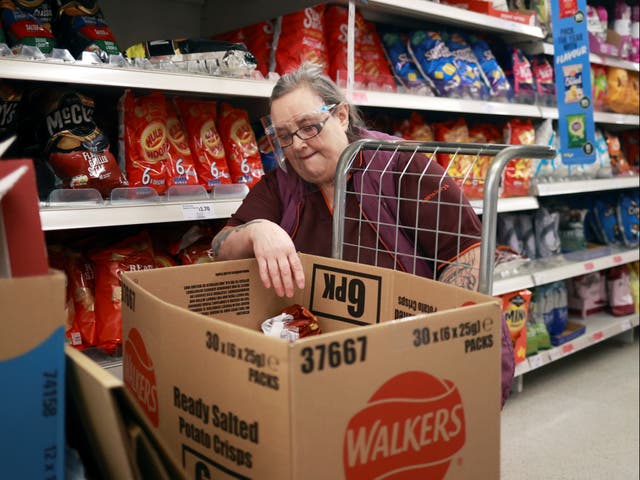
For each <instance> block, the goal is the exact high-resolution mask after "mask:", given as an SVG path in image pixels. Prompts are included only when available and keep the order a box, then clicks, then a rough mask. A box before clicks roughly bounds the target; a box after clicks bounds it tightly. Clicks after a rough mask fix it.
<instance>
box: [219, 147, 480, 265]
mask: <svg viewBox="0 0 640 480" xmlns="http://www.w3.org/2000/svg"><path fill="white" fill-rule="evenodd" d="M409 158H410V161H409V162H402V161H400V163H399V165H398V166H399V167H401V168H398V169H397V172H405V173H404V174H403V175H401V174H400V173H398V174H397V175H396V176H397V177H398V181H397V183H396V184H397V185H400V187H399V188H400V198H402V199H406V200H403V201H401V203H400V207H399V209H398V210H399V216H400V224H401V225H409V226H412V227H413V226H415V225H416V205H419V211H418V225H419V226H420V230H419V231H418V232H417V243H418V245H419V247H418V252H417V253H418V255H419V256H421V257H425V258H428V259H431V267H432V269H433V270H434V271H437V269H440V268H442V267H443V266H446V263H444V264H443V263H439V264H438V265H437V266H436V265H434V262H433V259H436V258H437V259H438V260H440V261H443V262H449V261H452V260H454V259H455V258H456V257H457V256H458V255H459V254H461V253H463V252H465V251H466V250H468V249H469V248H471V247H473V246H476V245H478V243H479V239H480V233H481V224H480V221H479V219H478V216H477V215H476V214H475V212H474V211H473V209H472V208H471V207H470V206H469V205H468V202H467V201H466V199H464V197H463V196H462V194H461V191H460V189H459V188H458V186H457V184H456V183H455V181H454V180H453V179H451V178H449V177H446V176H445V177H444V179H443V175H444V171H443V169H442V167H440V165H438V164H437V163H436V162H435V161H428V160H427V159H426V157H424V156H420V157H418V156H416V157H414V158H411V157H408V159H409ZM406 163H408V167H407V169H406V170H405V168H404V167H405V165H406ZM289 170H290V171H291V170H292V169H291V168H289ZM407 172H413V173H415V174H416V175H415V176H411V175H407ZM291 174H293V175H295V173H289V175H291ZM278 176H279V175H278V174H277V172H276V170H272V171H270V172H268V173H267V174H266V175H264V176H263V177H262V179H261V180H260V181H259V182H258V183H257V184H256V185H255V186H254V187H253V188H252V189H251V190H250V192H249V194H248V195H247V197H246V198H245V199H244V201H243V202H242V205H241V206H240V208H238V210H237V211H236V213H234V214H233V215H232V216H231V218H230V219H229V221H228V222H227V225H226V226H227V227H235V226H238V225H242V224H244V223H247V222H249V221H251V220H255V219H266V220H270V221H272V222H274V223H277V224H279V225H280V224H281V220H282V216H283V203H282V199H281V195H280V191H281V186H280V185H279V184H278ZM352 187H353V185H352V181H351V180H349V181H348V182H347V190H348V191H351V190H352ZM304 189H305V197H304V202H302V203H301V208H300V211H299V214H298V219H297V225H296V227H295V228H294V229H293V232H292V233H291V238H292V240H293V243H294V245H295V247H296V249H297V250H298V251H300V252H302V253H308V254H312V255H319V256H326V257H329V256H331V242H332V232H333V216H332V214H333V212H332V210H330V209H329V206H328V204H327V202H326V200H325V198H324V194H323V193H322V191H321V190H320V189H319V188H317V187H316V186H315V185H312V184H308V183H305V185H304ZM416 199H420V200H421V201H419V202H417V201H416ZM359 200H360V197H358V196H357V195H355V194H348V195H347V196H346V212H345V218H346V219H347V220H346V221H345V225H344V242H343V245H344V247H343V259H345V260H350V261H357V262H360V263H366V264H370V265H377V266H381V267H387V268H394V266H395V268H399V269H402V268H401V267H400V266H399V265H397V264H396V265H394V264H395V261H394V258H393V257H392V255H390V254H389V252H388V251H387V250H386V249H385V248H384V245H383V244H382V242H381V241H380V239H379V236H378V234H377V232H376V230H375V226H374V225H373V224H371V223H369V222H367V221H366V220H361V221H353V220H349V219H350V218H352V219H353V218H357V219H362V217H361V214H360V205H359ZM363 201H377V200H376V199H373V200H372V199H367V200H363ZM438 213H439V216H438ZM406 232H407V234H408V236H409V238H412V239H413V238H416V237H415V235H416V230H415V228H410V229H407V230H406ZM350 245H360V248H359V249H356V247H354V246H350ZM436 245H437V252H436V251H435V250H436ZM434 267H435V268H434Z"/></svg>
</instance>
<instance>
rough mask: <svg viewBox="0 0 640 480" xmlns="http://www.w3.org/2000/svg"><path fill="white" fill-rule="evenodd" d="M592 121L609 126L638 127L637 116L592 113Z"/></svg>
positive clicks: (639, 122) (639, 119) (639, 117)
mask: <svg viewBox="0 0 640 480" xmlns="http://www.w3.org/2000/svg"><path fill="white" fill-rule="evenodd" d="M593 120H594V121H595V122H596V123H606V124H610V125H631V126H636V127H637V126H639V125H640V116H639V115H625V114H622V113H610V112H594V113H593Z"/></svg>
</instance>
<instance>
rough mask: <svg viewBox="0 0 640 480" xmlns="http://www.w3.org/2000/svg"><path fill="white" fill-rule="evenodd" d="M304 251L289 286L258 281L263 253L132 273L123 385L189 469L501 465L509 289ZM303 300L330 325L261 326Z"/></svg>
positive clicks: (393, 473) (227, 475)
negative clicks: (314, 330) (298, 330)
mask: <svg viewBox="0 0 640 480" xmlns="http://www.w3.org/2000/svg"><path fill="white" fill-rule="evenodd" d="M301 259H302V262H303V265H304V269H305V278H306V288H305V289H304V291H299V292H297V294H296V295H297V296H296V297H294V298H293V299H288V298H279V297H277V296H276V295H275V294H274V293H273V291H272V290H270V289H265V288H264V287H263V286H262V283H261V281H260V277H259V275H258V268H257V263H256V261H255V260H254V259H251V260H237V261H228V262H216V263H210V264H203V265H192V266H186V267H171V268H165V269H159V270H149V271H141V272H127V273H126V274H124V275H123V290H122V306H123V339H124V358H123V377H124V382H125V385H126V387H127V388H126V391H127V393H128V395H130V396H131V397H133V403H135V405H136V408H137V409H138V410H139V411H140V415H141V416H142V417H143V418H144V419H145V421H146V423H147V427H149V428H150V430H151V431H152V432H153V433H154V435H155V436H156V437H157V440H158V441H159V442H160V443H161V444H162V445H163V446H164V448H166V450H167V451H168V452H170V454H171V455H172V456H173V458H174V460H175V461H176V463H178V464H180V465H181V466H182V468H184V470H185V472H186V475H187V477H188V478H194V479H209V478H212V479H258V480H264V479H267V480H271V479H277V480H282V479H291V480H294V479H295V480H303V479H304V480H312V479H318V480H327V479H331V480H336V479H347V480H352V479H363V480H372V479H385V480H399V479H402V480H407V479H412V480H413V479H419V478H430V479H453V478H455V479H463V478H464V479H480V478H481V479H484V480H486V479H498V478H499V463H500V462H499V455H500V420H499V415H500V331H501V330H500V306H499V304H498V302H497V301H496V300H495V299H493V298H492V297H489V296H485V295H480V294H477V293H473V292H469V291H466V290H463V289H460V288H457V287H452V286H448V285H445V284H442V283H437V282H433V281H430V280H426V279H423V278H419V277H415V276H413V275H409V274H405V273H401V272H394V271H392V270H387V269H380V268H375V267H370V266H365V265H358V264H355V263H349V262H343V261H337V260H332V259H327V258H321V257H314V256H309V255H301ZM294 303H299V304H302V305H304V306H306V307H307V308H309V309H310V310H311V311H312V312H313V313H314V314H315V315H316V316H317V317H318V319H319V322H320V327H321V329H322V332H323V333H322V334H321V335H318V336H313V337H307V338H304V339H301V340H298V341H296V342H293V343H288V342H286V341H284V340H280V339H276V338H272V337H267V336H265V335H264V334H263V333H262V332H261V331H260V323H261V322H262V321H263V320H265V319H267V318H269V317H272V316H274V315H276V314H278V313H279V312H280V310H281V309H283V308H284V307H287V306H289V305H292V304H294ZM394 319H398V320H395V321H394Z"/></svg>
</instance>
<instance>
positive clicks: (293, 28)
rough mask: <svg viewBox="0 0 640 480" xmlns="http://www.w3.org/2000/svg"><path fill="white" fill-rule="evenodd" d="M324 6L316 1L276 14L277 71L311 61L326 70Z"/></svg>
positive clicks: (289, 69)
mask: <svg viewBox="0 0 640 480" xmlns="http://www.w3.org/2000/svg"><path fill="white" fill-rule="evenodd" d="M325 8H326V5H318V6H315V7H308V8H305V9H304V10H299V11H297V12H294V13H290V14H288V15H284V16H282V17H278V19H277V21H276V27H275V33H274V45H275V52H276V53H275V59H276V61H275V67H276V72H278V73H279V74H281V75H282V74H285V73H289V72H292V71H294V70H295V69H297V68H298V67H299V66H300V65H302V64H303V63H305V62H311V63H315V64H318V65H321V66H322V68H323V73H325V74H327V75H328V74H329V57H328V55H327V45H326V40H325V33H324V12H325Z"/></svg>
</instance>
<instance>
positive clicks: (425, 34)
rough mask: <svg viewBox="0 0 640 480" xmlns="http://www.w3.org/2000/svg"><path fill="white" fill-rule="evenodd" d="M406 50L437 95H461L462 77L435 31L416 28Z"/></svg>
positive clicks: (450, 54)
mask: <svg viewBox="0 0 640 480" xmlns="http://www.w3.org/2000/svg"><path fill="white" fill-rule="evenodd" d="M407 51H408V52H409V54H410V55H411V57H412V58H413V60H414V61H415V62H416V66H417V67H418V70H419V71H420V72H421V73H422V75H423V77H426V78H429V80H431V82H432V83H433V84H434V85H435V87H436V91H437V93H438V96H441V97H462V96H463V87H462V78H461V77H460V73H459V71H458V67H457V66H456V62H455V58H454V56H453V54H452V53H451V51H450V50H449V48H448V47H447V46H446V45H445V43H444V41H443V40H442V37H441V36H440V34H439V33H437V32H430V31H426V30H416V31H414V32H412V33H411V35H410V36H409V39H408V41H407Z"/></svg>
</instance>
